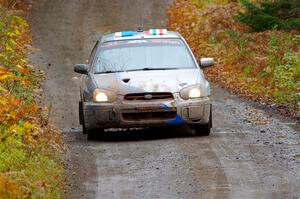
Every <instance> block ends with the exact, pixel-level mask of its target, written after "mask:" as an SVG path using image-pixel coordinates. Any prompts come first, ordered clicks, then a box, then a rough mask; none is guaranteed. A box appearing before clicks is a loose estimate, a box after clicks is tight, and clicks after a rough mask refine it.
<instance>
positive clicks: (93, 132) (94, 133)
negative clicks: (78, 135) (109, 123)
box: [87, 129, 104, 141]
mask: <svg viewBox="0 0 300 199" xmlns="http://www.w3.org/2000/svg"><path fill="white" fill-rule="evenodd" d="M103 132H104V129H90V130H87V139H88V140H89V141H93V140H98V139H99V138H100V135H101V134H102V133H103Z"/></svg>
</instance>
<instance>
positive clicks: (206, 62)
mask: <svg viewBox="0 0 300 199" xmlns="http://www.w3.org/2000/svg"><path fill="white" fill-rule="evenodd" d="M214 64H215V60H214V58H202V59H200V67H201V68H206V67H209V66H213V65H214Z"/></svg>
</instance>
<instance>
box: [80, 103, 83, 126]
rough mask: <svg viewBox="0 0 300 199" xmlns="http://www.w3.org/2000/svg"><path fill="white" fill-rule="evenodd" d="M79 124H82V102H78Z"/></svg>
mask: <svg viewBox="0 0 300 199" xmlns="http://www.w3.org/2000/svg"><path fill="white" fill-rule="evenodd" d="M79 124H81V125H82V124H83V104H82V101H80V102H79Z"/></svg>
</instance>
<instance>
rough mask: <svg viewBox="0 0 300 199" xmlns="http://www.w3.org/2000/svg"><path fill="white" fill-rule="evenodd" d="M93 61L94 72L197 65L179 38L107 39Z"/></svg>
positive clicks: (191, 66) (166, 68)
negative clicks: (110, 40)
mask: <svg viewBox="0 0 300 199" xmlns="http://www.w3.org/2000/svg"><path fill="white" fill-rule="evenodd" d="M93 65H94V72H95V73H106V72H107V73H108V72H121V71H137V70H170V69H188V68H196V65H195V63H194V60H193V59H192V56H191V54H190V52H189V51H188V49H187V47H186V46H185V44H184V43H183V41H181V40H180V39H144V40H141V39H139V40H126V41H124V40H123V41H112V42H106V43H104V44H102V45H101V48H100V51H99V52H98V54H97V56H96V58H95V61H94V62H93Z"/></svg>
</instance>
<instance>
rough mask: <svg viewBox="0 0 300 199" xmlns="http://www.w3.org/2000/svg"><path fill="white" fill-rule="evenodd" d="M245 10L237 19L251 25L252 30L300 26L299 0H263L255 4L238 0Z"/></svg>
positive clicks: (246, 0) (247, 0) (245, 0)
mask: <svg viewBox="0 0 300 199" xmlns="http://www.w3.org/2000/svg"><path fill="white" fill-rule="evenodd" d="M240 2H241V4H242V5H243V7H244V8H245V12H243V13H239V14H238V19H239V20H240V21H241V22H242V23H245V24H247V25H249V26H250V27H251V30H252V31H253V32H260V31H264V30H272V29H296V28H299V27H300V1H299V0H288V1H287V0H264V1H262V2H261V3H260V4H255V3H252V2H250V1H249V0H240Z"/></svg>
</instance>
